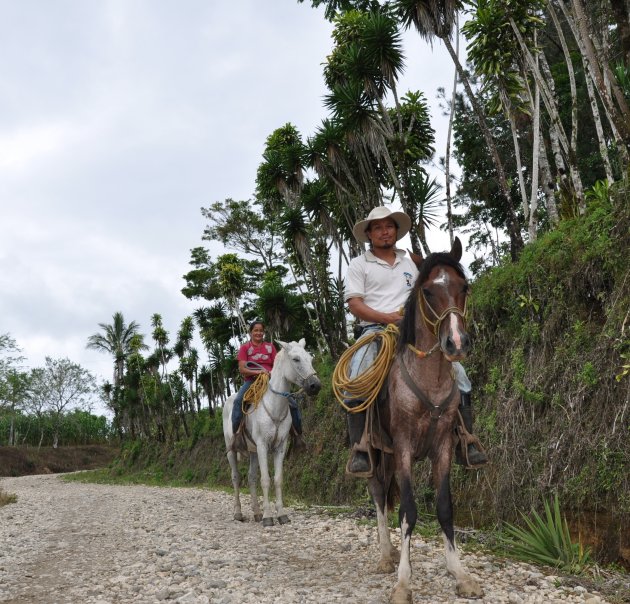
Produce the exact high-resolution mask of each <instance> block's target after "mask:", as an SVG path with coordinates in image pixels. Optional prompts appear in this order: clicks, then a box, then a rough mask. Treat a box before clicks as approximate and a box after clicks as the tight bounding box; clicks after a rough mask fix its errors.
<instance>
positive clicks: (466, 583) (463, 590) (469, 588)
mask: <svg viewBox="0 0 630 604" xmlns="http://www.w3.org/2000/svg"><path fill="white" fill-rule="evenodd" d="M455 591H456V592H457V595H458V596H461V597H462V598H483V589H481V585H479V583H477V581H475V580H474V579H473V578H472V577H468V578H467V579H463V580H462V581H459V582H458V583H457V587H456V589H455Z"/></svg>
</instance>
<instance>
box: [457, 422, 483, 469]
mask: <svg viewBox="0 0 630 604" xmlns="http://www.w3.org/2000/svg"><path fill="white" fill-rule="evenodd" d="M457 415H458V418H459V423H458V425H457V426H456V428H455V432H456V434H457V438H458V439H459V442H458V443H457V445H456V447H455V463H457V464H459V465H461V466H463V467H464V468H465V469H466V470H478V469H479V468H483V466H485V465H486V464H487V463H488V461H489V459H488V454H487V453H486V449H485V448H484V446H483V445H482V444H481V441H480V440H479V439H478V438H477V437H476V436H475V435H474V434H471V433H470V432H468V430H467V429H466V426H465V425H464V420H463V419H462V416H461V414H460V413H459V411H458V412H457ZM470 445H473V446H474V447H475V449H477V451H478V452H479V453H481V454H482V455H485V456H486V461H484V462H482V463H477V464H474V463H471V461H470V459H469V458H468V447H469V446H470Z"/></svg>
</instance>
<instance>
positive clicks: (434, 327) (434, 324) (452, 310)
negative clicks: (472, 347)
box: [407, 287, 468, 359]
mask: <svg viewBox="0 0 630 604" xmlns="http://www.w3.org/2000/svg"><path fill="white" fill-rule="evenodd" d="M418 289H419V290H420V295H419V296H418V308H419V310H420V314H421V315H422V320H423V321H424V323H425V325H426V326H427V327H428V328H429V329H430V330H431V331H432V332H433V335H434V336H435V339H436V340H437V341H436V342H435V345H434V346H433V348H431V350H429V351H427V352H424V351H423V350H418V349H417V348H416V347H415V346H414V345H413V344H407V347H408V348H409V350H411V351H412V352H413V353H414V354H415V355H416V356H417V357H419V358H421V359H423V358H425V357H428V356H430V355H431V354H433V353H434V352H435V351H436V350H438V349H440V335H439V334H440V329H441V327H442V323H443V322H444V319H446V317H448V316H449V315H458V316H459V317H461V319H462V321H463V323H464V328H465V327H466V312H467V308H468V295H466V298H465V299H464V309H463V310H461V309H460V308H459V307H458V306H449V307H448V308H446V309H445V310H444V311H442V313H441V314H438V313H437V311H436V310H435V309H434V308H433V307H432V306H431V305H430V304H429V301H428V300H427V297H426V296H425V295H424V291H423V290H422V287H419V288H418ZM423 303H424V304H423ZM425 306H426V307H427V308H428V309H429V310H430V311H431V313H432V314H433V316H434V317H435V320H434V321H431V319H429V317H428V316H427V313H426V312H425V309H424V307H425Z"/></svg>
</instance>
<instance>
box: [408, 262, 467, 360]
mask: <svg viewBox="0 0 630 604" xmlns="http://www.w3.org/2000/svg"><path fill="white" fill-rule="evenodd" d="M441 265H446V266H450V267H451V268H453V269H454V270H455V271H456V272H457V274H458V275H459V276H460V277H462V278H463V279H465V278H466V274H465V273H464V268H463V267H462V265H461V264H460V263H459V262H458V261H457V260H455V259H454V258H453V257H452V256H451V255H450V254H448V253H445V252H436V253H433V254H429V255H428V256H427V257H426V258H425V259H424V260H423V261H422V264H421V265H420V266H419V267H418V270H419V274H418V278H417V279H416V283H415V284H414V286H413V289H412V290H411V292H410V293H409V297H408V298H407V302H406V303H405V310H404V315H403V319H402V321H401V322H400V327H399V329H400V336H399V338H398V352H402V350H403V349H404V348H405V347H406V346H407V344H413V343H414V342H415V340H416V300H417V299H418V290H419V289H420V288H421V287H422V285H423V284H424V283H425V281H426V280H427V279H428V278H429V275H430V274H431V271H432V270H433V269H434V268H435V267H436V266H441Z"/></svg>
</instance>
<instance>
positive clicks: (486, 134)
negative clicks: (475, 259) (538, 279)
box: [441, 35, 523, 260]
mask: <svg viewBox="0 0 630 604" xmlns="http://www.w3.org/2000/svg"><path fill="white" fill-rule="evenodd" d="M441 40H442V41H443V42H444V44H445V46H446V49H447V50H448V52H449V54H450V55H451V59H452V60H453V63H455V67H456V69H457V73H458V74H459V79H460V81H461V82H462V84H463V85H464V89H465V90H466V94H467V95H468V100H469V101H470V104H471V106H472V108H473V111H474V113H475V116H476V117H477V122H478V123H479V128H480V129H481V133H482V135H483V138H484V141H485V142H486V145H487V146H488V149H489V150H490V154H491V156H492V162H493V164H494V167H495V169H496V171H497V180H498V182H499V190H500V191H501V193H502V195H503V197H504V199H505V203H506V208H507V213H508V224H507V231H508V235H509V237H510V255H511V258H512V260H517V259H518V257H519V255H520V253H521V250H522V249H523V237H522V236H521V230H520V225H519V221H518V217H517V215H516V210H515V208H514V203H513V201H512V195H511V193H510V186H509V185H508V182H507V178H506V176H505V169H504V167H503V162H502V161H501V157H500V156H499V150H498V149H497V146H496V144H495V143H494V139H493V137H492V134H491V133H490V129H489V128H488V124H487V122H486V118H485V116H484V114H483V110H482V108H481V107H480V105H479V103H478V102H477V98H476V97H475V95H474V93H473V91H472V88H471V87H470V82H469V81H468V78H467V77H466V73H465V72H464V68H463V67H462V64H461V62H460V60H459V57H458V56H457V54H456V53H455V50H454V49H453V45H452V44H451V41H450V40H449V38H448V36H446V35H445V36H443V37H442V38H441Z"/></svg>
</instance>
